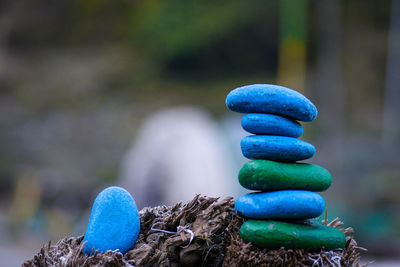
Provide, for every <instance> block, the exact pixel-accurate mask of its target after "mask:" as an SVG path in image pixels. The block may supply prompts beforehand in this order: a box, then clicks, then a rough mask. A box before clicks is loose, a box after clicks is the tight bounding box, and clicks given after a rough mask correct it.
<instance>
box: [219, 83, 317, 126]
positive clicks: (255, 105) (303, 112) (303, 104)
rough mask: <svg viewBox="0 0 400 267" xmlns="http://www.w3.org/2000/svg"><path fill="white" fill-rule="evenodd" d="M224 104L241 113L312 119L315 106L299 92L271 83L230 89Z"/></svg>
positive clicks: (315, 110) (314, 114) (315, 113)
mask: <svg viewBox="0 0 400 267" xmlns="http://www.w3.org/2000/svg"><path fill="white" fill-rule="evenodd" d="M225 102H226V106H227V107H228V108H229V109H230V110H232V111H236V112H241V113H273V114H278V115H285V116H288V117H290V118H292V119H295V120H300V121H313V120H314V119H315V118H316V117H317V114H318V111H317V108H316V107H315V106H314V104H313V103H311V101H310V100H308V99H307V98H306V97H305V96H303V95H302V94H300V93H299V92H297V91H295V90H292V89H289V88H286V87H283V86H279V85H272V84H253V85H246V86H242V87H239V88H236V89H234V90H232V91H231V92H230V93H229V94H228V96H227V97H226V101H225Z"/></svg>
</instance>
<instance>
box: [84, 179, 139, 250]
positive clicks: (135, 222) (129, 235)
mask: <svg viewBox="0 0 400 267" xmlns="http://www.w3.org/2000/svg"><path fill="white" fill-rule="evenodd" d="M139 231H140V217H139V212H138V209H137V206H136V203H135V201H134V200H133V198H132V196H131V195H130V194H129V192H128V191H126V190H125V189H123V188H121V187H116V186H112V187H109V188H106V189H104V190H103V191H102V192H101V193H100V194H99V195H98V196H97V197H96V200H95V201H94V204H93V208H92V213H91V214H90V219H89V224H88V226H87V229H86V233H85V237H84V239H83V242H87V243H86V245H85V247H84V249H83V252H84V253H85V254H86V255H89V254H90V253H91V251H92V249H93V251H95V250H98V251H99V252H105V251H106V250H116V249H118V251H119V252H121V253H125V252H127V251H128V250H130V249H131V248H132V247H133V245H134V244H135V242H136V239H137V237H138V235H139Z"/></svg>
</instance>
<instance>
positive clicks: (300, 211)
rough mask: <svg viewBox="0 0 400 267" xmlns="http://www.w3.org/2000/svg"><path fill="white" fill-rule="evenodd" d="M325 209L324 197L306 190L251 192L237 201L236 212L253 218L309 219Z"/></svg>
mask: <svg viewBox="0 0 400 267" xmlns="http://www.w3.org/2000/svg"><path fill="white" fill-rule="evenodd" d="M324 210H325V201H324V199H323V198H322V197H321V196H320V195H319V194H317V193H314V192H310V191H304V190H282V191H273V192H266V193H250V194H246V195H243V196H240V197H239V198H238V199H237V200H236V202H235V211H236V213H237V214H239V215H240V216H243V217H245V218H251V219H309V218H315V217H318V216H319V215H321V214H322V213H323V212H324Z"/></svg>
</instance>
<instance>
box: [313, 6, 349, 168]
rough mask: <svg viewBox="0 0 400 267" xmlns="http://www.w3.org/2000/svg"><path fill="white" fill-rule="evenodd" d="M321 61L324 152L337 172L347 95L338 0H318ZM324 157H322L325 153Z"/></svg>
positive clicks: (317, 91) (318, 78) (317, 83)
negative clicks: (344, 91)
mask: <svg viewBox="0 0 400 267" xmlns="http://www.w3.org/2000/svg"><path fill="white" fill-rule="evenodd" d="M316 14H317V25H318V26H317V36H318V39H317V40H318V47H317V61H316V77H315V79H314V80H315V85H314V88H315V94H316V96H317V98H316V99H318V101H319V106H318V109H319V120H318V123H319V125H320V130H321V134H320V136H321V138H322V139H321V140H322V142H321V144H322V146H321V149H322V150H323V151H322V152H323V153H321V154H324V151H325V154H326V155H329V156H328V157H325V160H326V164H329V165H328V166H331V167H333V170H332V171H333V172H336V174H337V173H340V169H341V162H340V159H341V153H342V148H343V147H342V142H343V132H344V107H343V106H344V99H343V78H342V73H341V69H342V50H343V49H342V21H341V20H342V16H341V5H340V2H339V1H338V0H321V1H317V2H316ZM321 158H322V157H321ZM333 174H334V173H333Z"/></svg>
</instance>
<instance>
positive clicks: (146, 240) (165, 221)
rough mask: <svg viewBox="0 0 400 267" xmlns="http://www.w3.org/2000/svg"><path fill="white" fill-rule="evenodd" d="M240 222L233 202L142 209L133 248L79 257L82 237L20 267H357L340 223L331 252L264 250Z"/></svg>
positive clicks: (352, 247) (352, 246)
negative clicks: (244, 235)
mask: <svg viewBox="0 0 400 267" xmlns="http://www.w3.org/2000/svg"><path fill="white" fill-rule="evenodd" d="M243 222H244V220H243V219H242V218H240V217H239V216H237V215H236V214H235V212H234V201H233V199H232V198H226V199H223V200H219V199H218V198H210V197H202V196H196V197H195V198H194V199H193V200H192V201H190V202H189V203H186V204H182V203H178V204H176V205H174V206H171V207H167V206H159V207H154V208H144V209H143V210H141V211H140V223H141V229H140V234H139V237H138V240H137V241H136V244H135V246H134V247H133V248H132V249H131V250H130V251H128V252H127V253H125V254H124V255H122V254H121V253H118V252H113V251H107V252H105V253H97V252H94V253H93V254H92V255H90V256H86V255H84V254H83V253H82V249H83V246H84V243H83V242H82V240H83V236H79V237H70V238H64V239H61V240H60V241H58V242H57V244H55V245H51V243H50V242H49V244H47V245H45V246H43V247H42V248H41V249H40V251H39V253H37V254H36V255H35V256H34V257H33V259H31V260H28V261H26V262H25V263H24V264H23V266H99V265H102V266H359V261H360V253H359V252H360V250H362V248H359V247H357V243H356V241H355V240H354V239H353V237H352V229H351V228H346V229H345V228H343V223H341V222H340V221H339V220H338V219H335V220H333V221H332V222H330V223H329V224H328V225H330V226H332V227H336V228H338V229H340V230H342V231H343V232H344V233H345V234H346V239H347V243H346V247H345V249H343V250H334V251H324V250H321V251H318V252H312V251H305V250H303V249H285V248H283V247H282V248H280V249H278V250H267V249H261V248H258V247H256V246H253V245H252V244H251V243H244V242H243V241H242V240H241V238H240V237H239V228H240V226H241V224H242V223H243Z"/></svg>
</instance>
